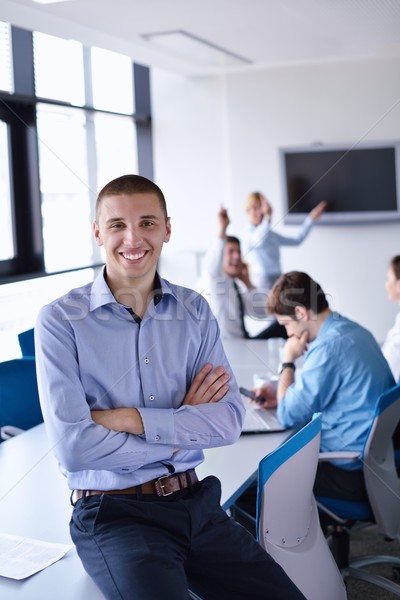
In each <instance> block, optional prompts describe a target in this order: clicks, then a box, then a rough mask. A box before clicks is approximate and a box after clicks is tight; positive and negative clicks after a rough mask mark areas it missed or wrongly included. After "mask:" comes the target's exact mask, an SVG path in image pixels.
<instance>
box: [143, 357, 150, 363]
mask: <svg viewBox="0 0 400 600" xmlns="http://www.w3.org/2000/svg"><path fill="white" fill-rule="evenodd" d="M144 362H145V363H146V365H147V364H148V363H149V362H150V360H149V359H148V358H147V357H146V358H145V359H144Z"/></svg>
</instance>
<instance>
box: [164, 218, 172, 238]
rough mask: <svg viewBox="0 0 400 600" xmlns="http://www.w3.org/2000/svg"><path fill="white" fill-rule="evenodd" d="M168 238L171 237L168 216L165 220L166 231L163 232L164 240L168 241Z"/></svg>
mask: <svg viewBox="0 0 400 600" xmlns="http://www.w3.org/2000/svg"><path fill="white" fill-rule="evenodd" d="M170 239H171V218H170V217H168V218H167V222H166V232H165V237H164V242H165V243H168V242H169V240H170Z"/></svg>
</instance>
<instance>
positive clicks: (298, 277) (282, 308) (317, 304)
mask: <svg viewBox="0 0 400 600" xmlns="http://www.w3.org/2000/svg"><path fill="white" fill-rule="evenodd" d="M296 306H303V307H304V308H306V309H307V310H312V311H314V312H315V313H316V314H318V313H321V312H323V311H324V310H326V309H327V308H329V304H328V301H327V299H326V296H325V294H324V292H323V290H322V288H321V286H320V285H319V283H317V282H316V281H314V280H313V279H311V277H310V276H309V275H307V273H302V272H301V271H290V272H289V273H285V274H284V275H281V276H280V277H279V279H278V280H277V281H276V282H275V284H274V286H273V288H272V290H271V292H270V294H269V296H268V310H269V312H270V313H273V314H276V315H286V316H290V317H294V316H295V308H296Z"/></svg>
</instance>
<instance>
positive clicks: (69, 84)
mask: <svg viewBox="0 0 400 600" xmlns="http://www.w3.org/2000/svg"><path fill="white" fill-rule="evenodd" d="M33 50H34V64H35V91H36V95H37V96H38V97H40V98H52V99H54V100H62V101H64V102H70V103H71V104H75V105H76V106H83V105H84V104H85V84H84V70H83V49H82V44H81V43H79V42H75V41H74V40H64V39H62V38H58V37H54V36H52V35H47V34H44V33H38V32H37V31H35V32H34V34H33Z"/></svg>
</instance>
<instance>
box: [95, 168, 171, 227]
mask: <svg viewBox="0 0 400 600" xmlns="http://www.w3.org/2000/svg"><path fill="white" fill-rule="evenodd" d="M123 194H127V195H132V194H155V195H156V196H157V198H158V200H159V202H160V206H161V209H162V211H163V213H164V214H165V219H167V217H168V214H167V204H166V202H165V197H164V194H163V193H162V191H161V190H160V188H159V187H158V185H156V184H155V183H154V182H153V181H151V180H150V179H147V178H146V177H142V176H141V175H121V177H117V178H116V179H113V180H112V181H110V182H109V183H107V184H106V185H105V186H104V187H103V189H102V190H101V191H100V192H99V195H98V196H97V200H96V219H98V216H99V212H100V207H101V203H102V201H103V199H104V198H106V197H107V196H121V195H123Z"/></svg>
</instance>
